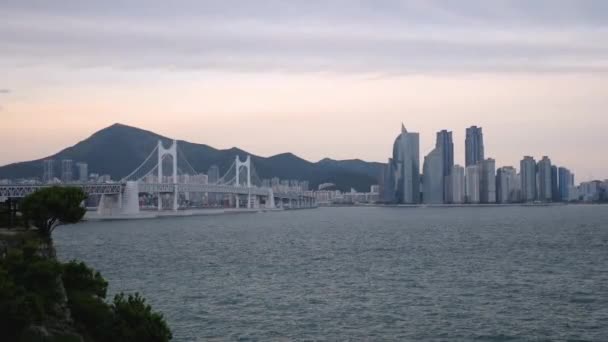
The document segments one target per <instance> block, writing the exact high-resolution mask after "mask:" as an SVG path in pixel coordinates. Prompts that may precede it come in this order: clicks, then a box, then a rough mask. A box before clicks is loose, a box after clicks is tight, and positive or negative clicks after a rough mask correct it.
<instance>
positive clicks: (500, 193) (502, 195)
mask: <svg viewBox="0 0 608 342" xmlns="http://www.w3.org/2000/svg"><path fill="white" fill-rule="evenodd" d="M519 183H520V182H519V180H518V176H517V171H516V170H515V168H514V167H511V166H505V167H501V168H499V169H498V170H497V172H496V202H498V203H514V202H518V201H519V194H518V193H519V189H518V188H519Z"/></svg>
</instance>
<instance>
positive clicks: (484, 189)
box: [380, 125, 574, 204]
mask: <svg viewBox="0 0 608 342" xmlns="http://www.w3.org/2000/svg"><path fill="white" fill-rule="evenodd" d="M419 145H420V136H419V134H418V133H414V132H408V131H407V130H406V129H405V127H404V126H403V125H402V128H401V134H399V135H398V136H397V138H396V139H395V142H394V144H393V156H392V158H389V160H388V164H387V165H386V167H385V169H384V171H383V173H382V176H381V179H380V184H381V196H380V198H381V201H383V202H385V203H401V204H417V203H426V204H443V203H450V204H462V203H469V204H478V203H483V204H491V203H520V202H535V201H540V202H559V201H568V200H570V199H571V194H570V193H571V188H572V187H573V186H574V176H573V175H572V173H571V172H570V170H568V169H567V168H564V167H560V168H558V167H556V166H555V165H552V163H551V160H550V159H549V157H546V156H545V157H543V158H542V159H541V160H540V161H539V162H538V163H537V162H536V161H535V160H534V158H533V157H530V156H526V157H524V158H523V160H522V161H521V163H520V172H519V173H518V172H517V170H516V169H515V168H514V167H512V166H505V167H501V168H498V169H497V168H496V161H495V160H494V159H492V158H486V156H485V148H484V143H483V129H482V128H481V127H477V126H472V127H469V128H467V129H466V138H465V158H464V159H465V167H462V166H460V165H455V164H454V143H453V135H452V132H449V131H447V130H442V131H440V132H437V139H436V143H435V148H434V149H433V150H432V151H431V152H430V153H429V154H428V155H426V156H425V157H424V162H423V166H422V175H420V174H419V172H420V167H419V163H420V160H419Z"/></svg>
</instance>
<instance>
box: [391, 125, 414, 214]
mask: <svg viewBox="0 0 608 342" xmlns="http://www.w3.org/2000/svg"><path fill="white" fill-rule="evenodd" d="M385 172H386V178H387V179H385V183H387V184H389V185H394V187H393V188H389V187H388V186H385V188H386V191H388V192H389V193H385V195H384V196H383V198H391V197H392V198H393V199H394V200H393V201H392V202H397V203H404V204H417V203H420V136H419V134H418V133H415V132H408V131H407V130H406V129H405V126H403V125H401V134H399V135H398V136H397V138H396V139H395V142H394V144H393V158H392V159H389V163H388V165H387V166H386V170H385ZM391 189H394V193H393V194H391V192H393V190H391Z"/></svg>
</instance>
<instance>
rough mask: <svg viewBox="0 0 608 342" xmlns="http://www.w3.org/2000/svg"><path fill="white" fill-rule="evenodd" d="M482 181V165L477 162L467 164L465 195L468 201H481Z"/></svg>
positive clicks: (473, 202)
mask: <svg viewBox="0 0 608 342" xmlns="http://www.w3.org/2000/svg"><path fill="white" fill-rule="evenodd" d="M480 181H481V165H479V164H475V165H470V166H467V168H466V177H465V188H466V191H465V196H466V202H467V203H471V204H476V203H479V201H480Z"/></svg>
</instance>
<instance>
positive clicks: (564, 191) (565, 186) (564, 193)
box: [558, 167, 572, 202]
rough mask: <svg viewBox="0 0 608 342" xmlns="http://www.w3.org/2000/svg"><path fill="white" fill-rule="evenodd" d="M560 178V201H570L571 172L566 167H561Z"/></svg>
mask: <svg viewBox="0 0 608 342" xmlns="http://www.w3.org/2000/svg"><path fill="white" fill-rule="evenodd" d="M558 178H559V195H560V200H561V201H564V202H568V201H570V187H571V186H572V185H571V184H570V180H571V179H572V177H571V173H570V170H568V169H567V168H565V167H560V168H559V170H558Z"/></svg>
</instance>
